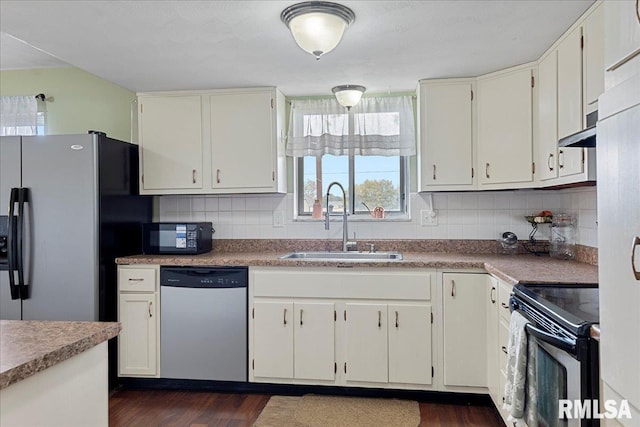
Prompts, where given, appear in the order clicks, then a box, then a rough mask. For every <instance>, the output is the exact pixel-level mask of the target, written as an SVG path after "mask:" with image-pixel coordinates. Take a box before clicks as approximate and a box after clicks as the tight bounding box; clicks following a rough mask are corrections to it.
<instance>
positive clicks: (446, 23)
mask: <svg viewBox="0 0 640 427" xmlns="http://www.w3.org/2000/svg"><path fill="white" fill-rule="evenodd" d="M293 3H296V1H143V0H137V1H96V0H90V1H78V0H74V1H25V0H21V1H12V0H2V1H0V30H1V31H2V32H3V33H7V34H9V35H11V36H12V37H8V36H6V35H4V34H3V35H2V38H1V39H0V41H1V46H0V49H1V55H0V68H1V69H16V68H37V67H50V66H56V65H63V64H64V63H67V64H71V65H73V66H76V67H79V68H82V69H84V70H86V71H88V72H90V73H92V74H95V75H97V76H99V77H101V78H103V79H105V80H109V81H111V82H114V83H117V84H119V85H121V86H123V87H125V88H127V89H129V90H132V91H134V92H135V91H155V90H178V89H215V88H232V87H251V86H278V87H279V88H280V89H281V90H282V91H283V93H284V94H285V95H288V96H301V95H328V94H330V93H331V87H333V86H335V85H339V84H347V83H350V84H360V85H363V86H366V87H367V89H368V92H369V93H383V92H389V91H390V92H399V91H409V90H413V89H415V86H416V84H417V81H418V80H419V79H426V78H441V77H464V76H477V75H481V74H484V73H487V72H491V71H495V70H499V69H502V68H505V67H508V66H512V65H517V64H521V63H524V62H528V61H532V60H536V59H537V58H538V57H539V56H540V55H541V54H542V53H543V52H544V51H545V50H546V49H547V48H548V47H549V46H550V45H551V44H552V43H553V42H554V41H555V40H556V39H557V38H558V37H559V36H560V35H561V34H562V33H563V32H564V31H565V30H566V29H567V28H568V27H569V26H570V25H571V24H572V23H573V22H575V20H576V19H577V18H578V17H579V16H580V15H581V14H582V13H583V12H584V11H585V10H586V9H587V8H588V7H589V6H590V5H591V4H592V3H593V0H564V1H555V0H539V1H526V0H510V1H499V0H488V1H477V0H476V1H342V2H341V3H342V4H344V5H346V6H348V7H350V8H351V9H353V11H354V12H355V14H356V20H355V22H354V23H353V25H352V26H351V27H350V28H348V29H347V31H346V33H345V35H344V38H343V40H342V42H341V43H340V44H339V45H338V47H337V48H336V49H335V50H334V51H332V52H330V53H328V54H326V55H325V56H323V57H322V58H321V59H320V60H319V61H316V60H315V59H314V58H313V56H311V55H310V54H308V53H306V52H304V51H302V50H301V49H300V48H298V46H297V45H296V44H295V42H294V41H293V38H292V37H291V34H290V32H289V30H288V29H287V28H286V26H285V25H284V24H283V23H282V22H281V21H280V12H281V11H282V10H283V9H284V8H285V7H287V6H289V5H291V4H293ZM16 39H18V40H16ZM20 40H21V41H22V42H20Z"/></svg>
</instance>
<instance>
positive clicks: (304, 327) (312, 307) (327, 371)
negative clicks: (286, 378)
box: [293, 302, 336, 381]
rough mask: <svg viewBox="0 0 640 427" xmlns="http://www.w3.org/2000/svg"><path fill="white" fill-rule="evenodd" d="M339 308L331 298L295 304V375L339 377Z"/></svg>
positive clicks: (304, 377) (312, 378)
mask: <svg viewBox="0 0 640 427" xmlns="http://www.w3.org/2000/svg"><path fill="white" fill-rule="evenodd" d="M334 319H335V308H334V304H333V303H328V302H304V303H303V302H295V303H294V304H293V330H294V332H293V343H294V346H293V359H294V360H295V363H294V373H293V374H294V377H295V378H300V379H306V380H329V381H333V380H334V379H335V369H336V367H335V360H336V355H335V320H334Z"/></svg>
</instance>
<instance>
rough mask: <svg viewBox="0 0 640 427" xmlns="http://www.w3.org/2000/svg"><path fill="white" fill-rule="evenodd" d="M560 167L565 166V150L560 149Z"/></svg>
mask: <svg viewBox="0 0 640 427" xmlns="http://www.w3.org/2000/svg"><path fill="white" fill-rule="evenodd" d="M558 167H559V168H560V169H563V168H564V151H563V150H560V151H558Z"/></svg>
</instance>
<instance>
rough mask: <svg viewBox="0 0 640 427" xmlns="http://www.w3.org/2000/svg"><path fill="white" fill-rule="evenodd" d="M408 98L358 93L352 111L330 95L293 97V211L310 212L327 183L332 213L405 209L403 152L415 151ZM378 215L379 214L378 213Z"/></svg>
mask: <svg viewBox="0 0 640 427" xmlns="http://www.w3.org/2000/svg"><path fill="white" fill-rule="evenodd" d="M413 116H414V113H413V105H412V102H411V98H410V97H389V98H363V99H362V100H361V101H360V103H359V104H358V105H357V106H355V107H353V108H352V110H351V111H346V110H345V109H344V108H343V107H342V106H340V105H339V104H338V103H337V101H336V100H335V99H331V100H328V99H324V100H303V101H293V103H292V107H291V118H290V122H289V135H288V137H289V141H288V144H287V154H289V155H293V156H294V157H296V158H297V197H298V215H300V216H304V215H312V214H313V211H314V210H313V205H314V202H315V201H316V200H318V201H319V203H320V204H321V206H322V209H321V210H322V211H326V206H327V202H326V200H325V199H324V198H325V195H326V193H327V188H328V187H329V185H330V184H331V183H332V182H339V183H340V184H341V185H342V186H343V187H344V188H345V192H346V200H343V199H342V195H341V193H340V191H339V190H338V191H334V190H337V189H332V192H331V193H332V194H331V195H330V199H329V209H330V210H331V211H332V212H338V213H339V212H344V210H345V209H347V211H348V212H349V213H351V214H362V215H363V216H364V215H367V216H368V215H370V214H373V213H374V212H379V211H380V209H383V210H384V212H385V215H386V214H389V213H392V214H393V213H404V212H406V192H407V190H406V183H407V180H406V179H405V174H406V169H407V168H406V164H407V156H410V155H413V154H415V125H414V120H413ZM378 217H379V216H378Z"/></svg>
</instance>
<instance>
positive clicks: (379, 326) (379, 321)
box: [378, 310, 382, 328]
mask: <svg viewBox="0 0 640 427" xmlns="http://www.w3.org/2000/svg"><path fill="white" fill-rule="evenodd" d="M381 327H382V311H380V310H378V328H381Z"/></svg>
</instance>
